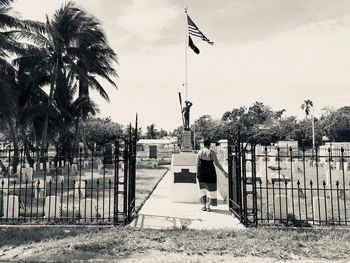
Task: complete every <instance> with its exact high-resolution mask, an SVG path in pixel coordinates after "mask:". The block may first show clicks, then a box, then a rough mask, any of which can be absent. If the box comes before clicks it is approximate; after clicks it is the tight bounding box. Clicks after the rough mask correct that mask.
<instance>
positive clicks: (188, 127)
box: [182, 100, 193, 131]
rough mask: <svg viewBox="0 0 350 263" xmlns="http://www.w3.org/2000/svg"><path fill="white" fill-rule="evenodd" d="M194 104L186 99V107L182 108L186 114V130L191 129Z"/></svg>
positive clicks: (184, 114)
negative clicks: (191, 109) (191, 111)
mask: <svg viewBox="0 0 350 263" xmlns="http://www.w3.org/2000/svg"><path fill="white" fill-rule="evenodd" d="M192 105H193V103H192V102H189V101H188V100H186V101H185V107H183V109H182V113H183V116H184V130H185V131H189V130H190V108H191V106H192Z"/></svg>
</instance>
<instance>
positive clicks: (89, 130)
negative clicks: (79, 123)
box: [84, 118, 124, 149]
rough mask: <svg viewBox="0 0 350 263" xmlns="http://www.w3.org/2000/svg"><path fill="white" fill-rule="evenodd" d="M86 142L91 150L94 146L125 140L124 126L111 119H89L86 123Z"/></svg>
mask: <svg viewBox="0 0 350 263" xmlns="http://www.w3.org/2000/svg"><path fill="white" fill-rule="evenodd" d="M84 127H85V128H84V129H85V131H84V132H85V136H86V142H87V145H88V146H89V148H90V149H92V147H93V144H94V143H96V144H97V145H104V144H106V143H108V142H111V141H114V140H116V139H119V138H123V136H124V131H123V126H122V125H120V124H118V123H115V122H113V121H112V120H111V118H88V119H87V120H86V121H85V123H84Z"/></svg>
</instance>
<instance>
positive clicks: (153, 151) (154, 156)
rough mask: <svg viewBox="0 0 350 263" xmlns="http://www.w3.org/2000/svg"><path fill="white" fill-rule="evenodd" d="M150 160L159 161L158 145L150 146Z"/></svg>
mask: <svg viewBox="0 0 350 263" xmlns="http://www.w3.org/2000/svg"><path fill="white" fill-rule="evenodd" d="M149 158H150V159H157V145H150V146H149Z"/></svg>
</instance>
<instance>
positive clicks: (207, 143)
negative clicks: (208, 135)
mask: <svg viewBox="0 0 350 263" xmlns="http://www.w3.org/2000/svg"><path fill="white" fill-rule="evenodd" d="M210 144H211V142H210V140H209V139H205V140H204V146H207V147H210Z"/></svg>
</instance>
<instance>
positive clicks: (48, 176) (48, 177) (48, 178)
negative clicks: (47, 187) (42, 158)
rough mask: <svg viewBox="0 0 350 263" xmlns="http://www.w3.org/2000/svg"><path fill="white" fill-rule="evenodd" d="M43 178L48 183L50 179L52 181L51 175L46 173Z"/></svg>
mask: <svg viewBox="0 0 350 263" xmlns="http://www.w3.org/2000/svg"><path fill="white" fill-rule="evenodd" d="M45 180H46V182H47V183H49V182H50V181H51V182H52V183H53V181H52V176H51V175H47V176H46V178H45Z"/></svg>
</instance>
